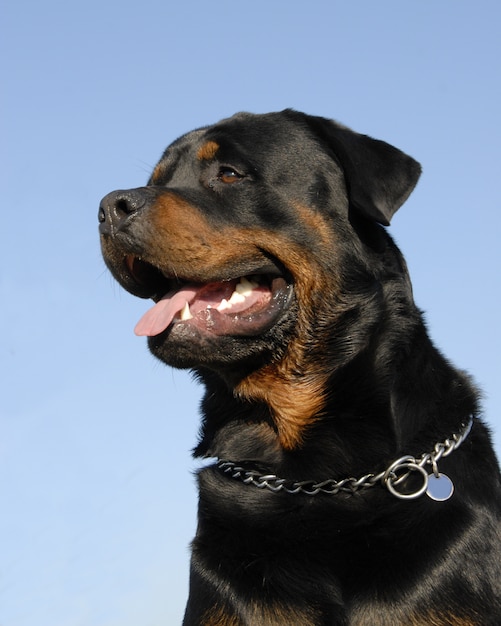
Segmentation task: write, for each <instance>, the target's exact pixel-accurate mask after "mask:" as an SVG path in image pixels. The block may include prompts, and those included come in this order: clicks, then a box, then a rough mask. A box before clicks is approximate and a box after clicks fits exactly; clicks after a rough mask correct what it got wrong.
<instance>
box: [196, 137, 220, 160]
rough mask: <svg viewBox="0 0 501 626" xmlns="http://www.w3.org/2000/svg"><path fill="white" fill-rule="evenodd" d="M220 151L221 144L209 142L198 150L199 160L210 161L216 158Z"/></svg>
mask: <svg viewBox="0 0 501 626" xmlns="http://www.w3.org/2000/svg"><path fill="white" fill-rule="evenodd" d="M218 150H219V144H217V143H216V142H215V141H207V142H206V143H204V144H203V146H200V148H199V149H198V152H197V159H198V160H199V161H210V160H211V159H213V158H214V157H215V156H216V153H217V151H218Z"/></svg>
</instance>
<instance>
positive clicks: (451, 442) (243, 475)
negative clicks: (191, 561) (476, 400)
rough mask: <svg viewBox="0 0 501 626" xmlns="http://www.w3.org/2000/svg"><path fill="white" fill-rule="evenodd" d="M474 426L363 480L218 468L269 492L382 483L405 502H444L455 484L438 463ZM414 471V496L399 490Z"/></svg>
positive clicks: (332, 491) (355, 488)
mask: <svg viewBox="0 0 501 626" xmlns="http://www.w3.org/2000/svg"><path fill="white" fill-rule="evenodd" d="M472 425H473V417H470V419H469V421H468V423H467V424H464V423H463V424H462V425H461V427H462V429H461V431H460V432H459V433H458V434H454V435H452V437H450V438H449V439H446V440H445V441H444V442H441V443H437V444H435V447H434V449H433V452H426V453H424V454H423V455H422V456H421V457H419V458H416V457H413V456H410V455H406V456H402V457H400V458H399V459H397V460H396V461H394V462H393V463H392V464H391V465H390V466H389V467H388V468H387V469H386V470H384V471H382V472H379V474H366V475H365V476H362V477H361V478H344V479H342V480H335V479H333V478H328V479H327V480H323V481H321V482H316V481H314V480H301V481H293V482H292V481H289V480H286V479H285V478H279V477H278V476H276V475H275V474H263V473H261V472H259V471H257V470H252V469H245V468H244V467H242V466H241V465H239V464H238V463H234V462H233V461H225V460H222V459H219V460H218V461H217V464H216V466H217V468H218V469H219V470H220V471H221V472H223V473H224V474H226V475H227V476H229V477H230V478H234V479H236V480H240V481H241V482H243V483H245V484H246V485H254V486H255V487H258V488H259V489H269V490H270V491H273V492H275V493H276V492H279V491H284V492H285V493H289V494H297V493H300V494H305V495H308V496H316V495H317V494H319V493H322V494H327V495H336V494H338V493H340V492H344V493H349V494H355V493H357V492H359V491H363V490H365V489H368V488H369V487H374V485H377V484H378V483H380V484H381V485H382V486H384V487H386V489H388V491H389V492H390V493H391V494H392V495H393V496H395V497H397V498H400V499H403V500H413V499H415V498H419V497H420V496H421V495H423V494H424V493H426V494H427V495H428V496H429V497H430V498H431V499H433V500H437V501H444V500H448V499H449V498H450V497H451V496H452V493H453V491H454V485H453V483H452V481H451V480H450V478H449V477H448V476H446V475H445V474H441V473H440V472H439V471H438V462H439V461H440V459H442V458H443V457H447V456H449V454H451V453H452V452H454V450H457V448H459V446H460V445H461V444H462V443H463V441H464V440H465V439H466V438H467V437H468V435H469V434H470V431H471V428H472ZM427 466H429V467H430V469H431V473H429V472H428V471H427V469H426V467H427ZM411 472H418V473H419V474H420V475H421V478H422V485H421V486H420V487H419V488H418V489H415V491H412V492H410V493H402V492H401V491H398V486H399V485H400V484H401V483H402V482H403V481H404V480H405V479H406V478H407V477H408V476H409V474H410V473H411Z"/></svg>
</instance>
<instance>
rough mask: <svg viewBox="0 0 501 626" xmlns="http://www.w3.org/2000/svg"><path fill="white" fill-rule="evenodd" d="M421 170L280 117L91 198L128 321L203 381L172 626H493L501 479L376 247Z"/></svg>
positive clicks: (392, 252) (208, 131)
mask: <svg viewBox="0 0 501 626" xmlns="http://www.w3.org/2000/svg"><path fill="white" fill-rule="evenodd" d="M419 175H420V166H419V164H418V163H417V162H416V161H415V160H414V159H412V158H411V157H409V156H407V155H406V154H404V153H402V152H401V151H400V150H398V149H396V148H394V147H392V146H390V145H388V144H387V143H385V142H382V141H378V140H375V139H372V138H370V137H368V136H365V135H361V134H358V133H355V132H353V131H352V130H350V129H348V128H346V127H344V126H342V125H340V124H338V123H336V122H334V121H331V120H329V119H325V118H322V117H314V116H309V115H305V114H302V113H299V112H297V111H293V110H285V111H282V112H278V113H269V114H263V115H255V114H249V113H239V114H237V115H235V116H233V117H231V118H229V119H225V120H223V121H221V122H219V123H217V124H215V125H213V126H208V127H205V128H201V129H198V130H195V131H193V132H190V133H188V134H186V135H184V136H182V137H181V138H179V139H177V140H176V141H175V142H174V143H172V145H170V146H169V147H168V148H167V149H166V151H165V153H164V154H163V156H162V158H161V159H160V161H159V163H158V165H157V166H156V167H155V169H154V171H153V174H152V175H151V178H150V180H149V181H148V183H147V185H146V186H145V187H140V188H138V189H129V190H120V191H114V192H112V193H110V194H108V195H107V196H106V197H105V198H104V199H103V200H102V202H101V206H100V209H99V222H100V227H99V228H100V237H101V245H102V251H103V255H104V259H105V262H106V264H107V266H108V268H109V269H110V270H111V273H112V274H113V276H114V277H115V278H116V279H117V280H118V282H119V283H120V284H121V285H122V286H123V287H124V288H125V289H126V290H127V291H129V292H131V293H132V294H134V295H135V296H139V297H142V298H150V299H152V300H153V302H154V306H153V307H152V308H151V309H150V310H149V311H147V312H146V313H145V315H144V317H143V318H142V319H141V320H140V321H139V323H138V324H137V326H136V333H137V334H138V335H143V336H147V337H148V343H149V347H150V350H151V351H152V353H153V354H154V355H156V356H157V357H158V358H159V359H160V360H161V361H163V362H165V363H167V364H168V365H171V366H173V367H178V368H189V369H191V370H192V371H193V372H194V373H195V375H196V377H197V378H198V379H199V380H200V381H201V382H202V383H203V384H204V385H205V388H206V393H205V396H204V399H203V401H202V414H203V423H202V427H201V435H200V441H199V443H198V445H197V447H196V449H195V455H196V456H197V457H204V458H210V459H213V460H212V461H211V462H208V463H207V464H206V465H204V467H203V469H202V470H201V471H200V472H199V474H198V482H199V492H200V500H199V517H198V530H197V533H196V537H195V539H194V541H193V545H192V564H191V580H190V592H189V599H188V604H187V608H186V613H185V618H184V624H185V625H186V626H195V625H196V626H202V625H203V626H247V625H252V626H286V625H287V626H290V625H298V626H320V625H322V626H327V625H336V626H341V625H343V626H452V625H454V626H473V625H476V626H480V625H482V626H488V625H490V626H499V625H500V624H501V524H500V520H501V479H500V473H499V467H498V464H497V461H496V458H495V455H494V452H493V448H492V445H491V441H490V436H489V433H488V431H487V429H486V427H485V425H484V424H483V423H482V421H481V419H480V417H479V415H480V409H479V402H478V392H477V390H476V389H475V387H474V385H473V384H472V382H471V381H470V379H469V377H468V376H467V375H466V374H465V373H463V372H461V371H458V370H457V369H455V368H454V367H453V366H452V365H451V364H450V363H449V362H448V361H447V360H446V359H445V358H444V356H442V354H441V353H440V352H439V351H438V350H437V349H436V347H434V345H433V344H432V342H431V340H430V338H429V336H428V334H427V330H426V327H425V324H424V322H423V318H422V314H421V312H420V310H419V309H418V308H417V307H416V305H415V304H414V301H413V296H412V288H411V282H410V280H409V276H408V272H407V269H406V264H405V261H404V258H403V256H402V254H401V253H400V251H399V249H398V248H397V247H396V245H395V243H394V242H393V241H392V239H391V238H390V236H389V235H388V233H387V230H386V228H385V227H386V226H388V224H389V222H390V219H391V217H392V216H393V214H394V213H395V211H397V209H398V208H399V207H400V206H401V205H402V204H403V203H404V202H405V200H406V199H407V197H408V196H409V194H410V192H411V191H412V189H413V188H414V186H415V184H416V182H417V180H418V178H419Z"/></svg>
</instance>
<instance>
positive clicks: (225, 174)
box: [217, 166, 243, 185]
mask: <svg viewBox="0 0 501 626" xmlns="http://www.w3.org/2000/svg"><path fill="white" fill-rule="evenodd" d="M242 178H243V175H242V174H240V173H239V172H237V171H236V170H235V169H233V168H232V167H226V166H224V167H221V168H220V169H219V173H218V175H217V179H218V180H219V181H221V182H222V183H225V184H227V185H228V184H229V185H231V184H232V183H236V182H238V181H239V180H242Z"/></svg>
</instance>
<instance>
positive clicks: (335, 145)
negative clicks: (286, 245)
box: [314, 118, 421, 226]
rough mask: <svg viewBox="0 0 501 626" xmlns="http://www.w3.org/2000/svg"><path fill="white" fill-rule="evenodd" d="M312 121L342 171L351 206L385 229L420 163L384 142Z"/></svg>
mask: <svg viewBox="0 0 501 626" xmlns="http://www.w3.org/2000/svg"><path fill="white" fill-rule="evenodd" d="M315 120H316V122H315V123H314V126H316V128H317V133H318V132H319V131H320V135H321V138H322V139H323V140H324V141H327V143H328V145H329V147H330V148H331V150H332V151H333V152H334V154H335V157H336V159H337V161H338V162H339V164H340V165H341V167H342V169H343V171H344V176H345V180H346V185H347V187H348V195H349V197H350V202H351V205H352V206H353V207H354V208H355V209H356V210H358V211H359V212H360V213H362V215H364V216H365V217H368V218H370V219H372V220H375V221H376V222H379V223H380V224H384V225H385V226H388V225H389V223H390V220H391V218H392V217H393V214H394V213H395V212H396V211H397V209H399V208H400V207H401V206H402V204H403V203H404V202H405V201H406V200H407V198H408V197H409V195H410V193H411V191H412V190H413V189H414V187H415V186H416V183H417V181H418V179H419V176H420V174H421V166H420V165H419V163H418V162H417V161H415V160H414V159H413V158H412V157H410V156H408V155H406V154H404V153H403V152H401V151H400V150H398V149H397V148H394V147H393V146H390V144H387V143H385V142H384V141H379V140H377V139H372V138H371V137H368V136H367V135H360V134H359V133H356V132H354V131H352V130H350V129H349V128H346V127H344V126H342V125H340V124H337V123H336V122H334V121H332V120H328V119H324V118H315ZM319 123H320V127H319Z"/></svg>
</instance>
